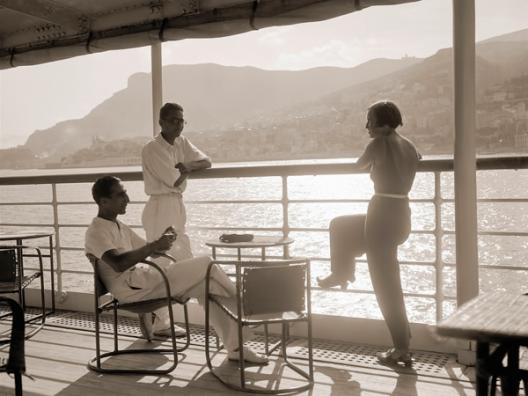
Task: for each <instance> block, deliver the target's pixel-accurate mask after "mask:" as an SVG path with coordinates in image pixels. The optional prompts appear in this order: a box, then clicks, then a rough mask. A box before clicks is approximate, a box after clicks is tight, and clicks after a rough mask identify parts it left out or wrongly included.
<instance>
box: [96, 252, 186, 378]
mask: <svg viewBox="0 0 528 396" xmlns="http://www.w3.org/2000/svg"><path fill="white" fill-rule="evenodd" d="M164 256H165V257H167V258H169V259H171V260H173V261H174V259H173V258H172V257H170V256H168V255H164ZM87 257H88V259H89V260H90V262H91V263H92V265H93V268H94V287H95V290H94V311H95V350H96V355H95V357H94V358H92V359H90V360H89V361H88V368H90V369H91V370H94V371H96V372H100V373H109V374H167V373H169V372H171V371H172V370H174V369H175V368H176V366H177V365H178V352H182V351H184V350H185V349H187V348H188V347H189V344H190V340H191V339H190V332H189V318H188V312H187V305H186V303H187V301H188V300H189V299H188V298H187V299H185V300H183V299H180V298H178V297H175V296H171V291H170V284H169V281H168V279H167V276H166V275H165V273H164V272H163V270H162V269H161V268H160V267H159V266H158V265H157V264H155V263H153V262H151V261H148V260H144V261H141V263H143V264H147V265H150V266H152V267H154V268H155V269H156V270H157V271H159V272H160V274H161V276H162V278H163V282H164V287H165V292H166V294H165V297H162V298H156V299H151V300H143V301H137V302H130V303H120V302H119V301H118V300H117V299H116V298H115V297H114V296H112V295H111V294H110V292H109V291H108V290H107V289H106V287H105V285H104V283H103V282H102V280H101V278H100V277H99V272H98V265H99V260H98V259H97V258H95V257H94V256H92V255H87ZM105 295H110V300H108V301H106V302H102V303H101V301H100V299H101V297H103V296H105ZM174 303H178V304H181V305H183V312H184V317H185V329H186V331H187V336H186V340H185V344H184V345H183V346H182V347H181V348H178V347H177V345H176V336H175V333H174V315H173V312H172V304H174ZM162 307H167V309H168V310H169V319H170V325H171V332H172V335H171V342H172V347H171V348H158V349H154V348H141V349H126V350H120V349H119V345H118V335H117V310H118V309H122V310H125V311H129V312H133V313H136V314H144V313H150V312H153V311H155V310H156V309H158V308H162ZM109 310H112V311H113V322H114V323H113V324H114V328H113V330H114V350H113V351H110V352H105V353H101V346H100V329H99V323H100V315H101V314H102V313H103V312H104V311H109ZM149 341H150V340H149ZM142 353H150V354H152V353H157V354H168V353H172V354H173V356H174V361H173V363H172V365H171V366H170V367H168V368H166V369H146V368H145V369H129V368H125V369H119V368H108V367H103V365H102V362H101V359H103V358H106V357H109V356H116V355H125V354H142Z"/></svg>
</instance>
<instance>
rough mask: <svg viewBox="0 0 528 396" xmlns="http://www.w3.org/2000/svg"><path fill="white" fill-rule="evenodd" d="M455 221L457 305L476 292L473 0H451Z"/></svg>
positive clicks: (473, 295) (476, 239)
mask: <svg viewBox="0 0 528 396" xmlns="http://www.w3.org/2000/svg"><path fill="white" fill-rule="evenodd" d="M453 54H454V80H455V81H454V82H455V91H454V92H455V95H454V104H455V164H454V166H455V223H456V228H455V231H456V274H457V303H458V305H460V304H462V303H464V302H466V301H468V300H469V299H471V298H473V297H475V296H476V295H478V291H479V277H478V274H479V271H478V236H477V183H476V157H475V0H453Z"/></svg>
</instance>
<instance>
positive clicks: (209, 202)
mask: <svg viewBox="0 0 528 396" xmlns="http://www.w3.org/2000/svg"><path fill="white" fill-rule="evenodd" d="M0 184H1V183H0ZM369 201H370V198H337V199H333V198H325V199H289V200H287V202H288V203H295V204H298V203H368V202H369ZM146 202H147V201H130V202H129V204H131V205H141V204H145V203H146ZM409 202H410V203H434V198H410V199H409ZM454 202H455V200H454V199H453V198H441V199H440V203H454ZM477 202H478V203H526V202H528V197H527V198H478V199H477ZM186 203H187V204H193V205H200V204H206V205H214V204H232V203H237V204H254V203H279V204H280V203H282V201H281V200H280V199H260V200H257V199H243V200H205V201H204V200H188V201H186ZM92 204H93V205H95V203H94V202H93V201H59V202H57V205H92ZM31 205H34V206H39V205H40V206H47V205H53V202H51V201H46V202H0V206H31Z"/></svg>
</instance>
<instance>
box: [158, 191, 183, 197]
mask: <svg viewBox="0 0 528 396" xmlns="http://www.w3.org/2000/svg"><path fill="white" fill-rule="evenodd" d="M150 197H151V198H162V197H171V198H172V197H178V198H182V197H183V194H182V193H181V192H177V191H171V192H166V193H160V194H152V195H150Z"/></svg>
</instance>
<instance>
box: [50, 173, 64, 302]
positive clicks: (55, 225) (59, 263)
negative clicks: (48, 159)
mask: <svg viewBox="0 0 528 396" xmlns="http://www.w3.org/2000/svg"><path fill="white" fill-rule="evenodd" d="M51 191H52V201H51V205H52V207H53V230H54V231H55V258H56V260H55V271H56V273H57V290H55V293H57V294H58V295H59V296H60V295H61V294H62V259H61V243H60V229H59V204H58V200H57V184H56V183H52V184H51ZM50 254H53V252H50ZM51 276H54V274H51Z"/></svg>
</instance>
